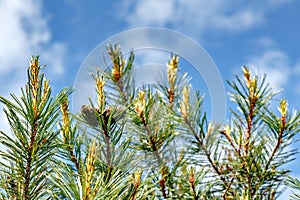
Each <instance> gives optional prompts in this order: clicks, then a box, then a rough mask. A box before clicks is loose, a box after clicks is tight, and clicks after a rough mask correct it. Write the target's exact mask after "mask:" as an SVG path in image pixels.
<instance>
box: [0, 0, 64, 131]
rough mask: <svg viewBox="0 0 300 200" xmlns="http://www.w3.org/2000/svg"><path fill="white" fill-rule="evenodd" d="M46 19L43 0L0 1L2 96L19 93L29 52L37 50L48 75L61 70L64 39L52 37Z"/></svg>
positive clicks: (2, 125) (1, 125) (52, 76)
mask: <svg viewBox="0 0 300 200" xmlns="http://www.w3.org/2000/svg"><path fill="white" fill-rule="evenodd" d="M47 23H48V17H47V16H46V15H45V13H44V10H43V5H42V1H39V0H22V1H19V0H10V1H0V24H1V31H0V44H1V47H0V84H1V85H2V87H0V95H1V96H6V97H8V96H9V95H8V94H9V93H14V94H20V87H21V86H23V85H24V84H25V81H26V78H27V77H26V76H27V74H26V69H27V67H28V65H29V64H28V60H29V59H30V56H31V55H37V54H39V55H40V57H41V64H45V63H47V65H48V67H47V68H48V69H47V74H48V78H50V79H54V80H55V79H57V78H59V77H61V76H62V75H63V74H64V68H63V65H64V64H63V63H64V62H63V58H64V55H65V54H66V48H65V46H64V44H63V43H59V42H53V41H52V38H51V36H52V35H51V30H50V28H49V26H48V24H47ZM1 115H2V114H1ZM1 119H2V116H1ZM0 129H2V130H3V129H7V123H6V122H5V121H3V120H1V123H0Z"/></svg>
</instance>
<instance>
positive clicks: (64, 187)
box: [0, 45, 300, 200]
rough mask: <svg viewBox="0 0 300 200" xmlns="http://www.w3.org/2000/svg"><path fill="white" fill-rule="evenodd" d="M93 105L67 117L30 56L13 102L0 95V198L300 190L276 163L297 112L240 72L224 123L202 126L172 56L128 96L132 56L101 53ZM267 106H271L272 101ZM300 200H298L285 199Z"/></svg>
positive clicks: (225, 195) (113, 50)
mask: <svg viewBox="0 0 300 200" xmlns="http://www.w3.org/2000/svg"><path fill="white" fill-rule="evenodd" d="M107 52H108V54H109V56H110V58H111V63H110V64H109V65H108V66H106V67H107V69H106V70H101V69H99V70H98V72H97V74H93V75H92V77H91V78H94V80H95V92H96V94H97V98H96V99H90V105H82V108H81V111H80V113H70V112H69V95H70V94H71V92H72V89H63V90H62V91H61V92H59V93H58V94H57V95H56V96H52V94H51V86H50V82H49V80H46V78H45V77H44V74H43V73H41V70H42V68H43V67H42V66H40V63H39V58H38V57H32V58H31V60H30V66H29V68H28V70H27V72H28V82H27V84H26V86H25V88H21V96H20V97H17V96H15V95H13V94H12V95H11V100H10V99H7V98H4V97H0V102H1V103H2V104H3V105H4V107H5V109H4V112H5V114H6V116H7V119H8V122H9V125H10V128H11V133H4V132H1V134H0V142H1V144H2V146H3V148H2V149H1V150H0V156H1V159H0V162H1V168H0V169H1V170H0V180H1V181H0V195H1V197H0V198H1V199H15V200H19V199H20V200H21V199H22V200H29V199H30V200H34V199H39V200H40V199H70V200H71V199H78V200H92V199H129V200H137V199H145V200H146V199H149V200H150V199H153V200H154V199H194V200H200V199H278V197H279V196H280V194H281V192H282V189H283V186H284V185H285V184H287V185H290V186H291V187H293V188H296V189H300V183H299V180H298V179H293V178H289V172H290V171H289V170H288V169H286V168H285V164H286V163H289V162H291V161H292V160H293V159H294V157H293V156H294V155H295V153H296V149H292V148H291V147H292V146H291V144H292V143H294V142H295V135H296V134H297V133H298V132H299V129H300V126H299V124H300V113H299V112H297V111H295V110H292V111H291V110H289V109H288V103H287V100H286V99H282V100H281V101H280V103H279V105H277V107H278V111H277V110H275V109H274V107H273V105H274V102H275V101H272V100H273V99H274V96H275V95H276V94H277V93H276V91H274V89H273V88H272V87H271V86H270V85H269V84H268V83H267V82H266V76H262V77H261V76H258V75H255V74H253V73H251V71H250V70H249V69H248V68H247V67H243V68H242V72H243V74H242V75H241V76H236V77H235V80H234V81H228V85H229V87H230V88H231V89H230V93H229V97H230V100H231V101H232V102H233V103H234V104H235V106H236V107H234V108H231V109H230V113H231V114H230V116H231V117H230V119H228V121H227V123H226V124H225V123H221V122H213V121H209V120H208V119H207V115H206V112H205V111H204V109H203V102H204V99H203V97H202V95H201V94H200V92H199V91H196V92H194V93H193V92H192V91H193V90H192V86H191V85H190V84H189V80H190V78H189V76H188V75H187V74H184V75H183V76H179V70H180V68H179V57H178V56H177V55H172V56H171V58H170V60H169V62H168V63H167V75H166V78H165V79H164V80H161V82H159V83H157V84H155V85H151V86H144V87H143V88H140V89H135V85H134V80H133V78H132V70H133V65H134V53H133V52H131V53H130V55H129V56H128V58H127V59H125V57H124V56H123V54H122V52H121V49H120V46H119V45H114V46H113V45H108V47H107ZM275 103H276V102H275ZM293 197H294V198H298V199H300V195H297V194H294V196H293Z"/></svg>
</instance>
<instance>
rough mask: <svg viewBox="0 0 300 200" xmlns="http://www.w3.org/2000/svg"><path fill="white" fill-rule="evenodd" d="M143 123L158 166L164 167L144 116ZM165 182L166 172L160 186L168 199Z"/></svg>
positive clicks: (142, 117)
mask: <svg viewBox="0 0 300 200" xmlns="http://www.w3.org/2000/svg"><path fill="white" fill-rule="evenodd" d="M141 121H142V123H143V126H144V128H145V130H146V133H147V136H148V137H149V139H150V143H151V148H152V150H153V152H154V155H155V157H156V160H157V162H158V164H159V165H163V166H164V163H163V161H162V158H161V156H160V154H159V152H158V149H157V147H156V141H155V140H153V138H152V137H151V131H150V129H149V127H148V125H147V122H146V120H145V117H144V116H141ZM165 182H166V180H165V174H164V172H162V179H161V180H160V182H159V184H160V186H161V192H162V194H163V197H164V198H167V194H166V186H165Z"/></svg>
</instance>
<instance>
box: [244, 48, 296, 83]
mask: <svg viewBox="0 0 300 200" xmlns="http://www.w3.org/2000/svg"><path fill="white" fill-rule="evenodd" d="M246 63H247V65H248V66H249V67H250V68H252V69H254V70H255V71H257V73H258V74H263V73H265V74H267V80H268V82H270V83H271V84H272V85H277V86H279V87H283V86H284V85H286V84H287V83H289V81H290V78H291V75H292V72H293V67H292V66H291V64H290V61H289V59H288V57H287V55H286V54H285V53H284V52H282V51H278V50H268V51H266V52H264V53H263V54H262V55H259V56H253V57H250V58H249V59H248V61H247V62H246Z"/></svg>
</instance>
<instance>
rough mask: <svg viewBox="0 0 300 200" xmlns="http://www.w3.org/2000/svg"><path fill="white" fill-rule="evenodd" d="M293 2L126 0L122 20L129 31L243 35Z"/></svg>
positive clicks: (269, 0) (274, 0)
mask: <svg viewBox="0 0 300 200" xmlns="http://www.w3.org/2000/svg"><path fill="white" fill-rule="evenodd" d="M292 1H293V0H288V1H283V0H267V1H263V2H257V1H249V2H246V3H245V2H239V1H236V0H225V1H224V0H211V1H198V0H189V1H186V0H164V1H161V0H143V1H135V0H125V1H124V3H123V6H124V10H123V12H121V17H122V19H125V21H126V22H127V23H128V25H129V26H131V27H138V26H168V27H172V28H176V29H178V30H184V32H189V33H194V34H197V35H198V36H199V35H200V36H201V35H202V34H203V33H204V32H206V31H216V30H222V31H227V32H239V31H246V30H248V29H250V28H253V27H257V26H259V25H261V24H263V23H264V22H265V20H266V14H267V13H268V12H269V11H271V10H272V9H276V8H277V7H279V6H282V5H283V4H287V3H290V2H292Z"/></svg>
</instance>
